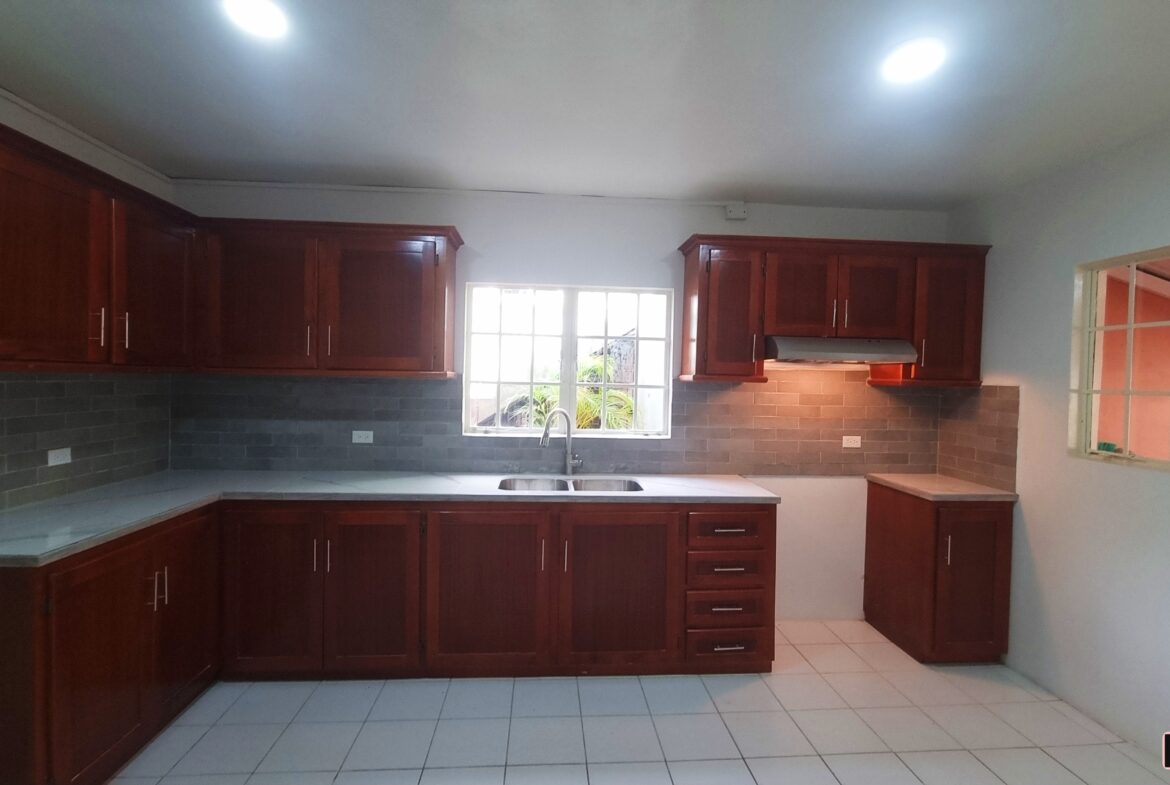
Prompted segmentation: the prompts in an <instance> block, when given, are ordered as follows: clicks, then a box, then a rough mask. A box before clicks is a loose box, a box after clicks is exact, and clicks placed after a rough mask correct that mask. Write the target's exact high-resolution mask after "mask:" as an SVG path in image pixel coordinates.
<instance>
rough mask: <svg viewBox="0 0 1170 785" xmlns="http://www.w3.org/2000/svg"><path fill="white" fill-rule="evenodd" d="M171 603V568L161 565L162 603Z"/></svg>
mask: <svg viewBox="0 0 1170 785" xmlns="http://www.w3.org/2000/svg"><path fill="white" fill-rule="evenodd" d="M170 604H171V568H170V567H163V605H170Z"/></svg>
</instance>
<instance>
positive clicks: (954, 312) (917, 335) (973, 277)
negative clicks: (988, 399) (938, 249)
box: [913, 257, 984, 381]
mask: <svg viewBox="0 0 1170 785" xmlns="http://www.w3.org/2000/svg"><path fill="white" fill-rule="evenodd" d="M983 267H984V261H983V259H982V258H975V257H924V258H919V259H918V274H917V278H918V282H917V286H916V295H915V299H916V300H917V303H916V306H915V319H914V347H915V348H916V349H918V362H917V363H916V364H915V365H914V369H913V377H914V378H915V379H937V380H940V381H944V380H954V381H978V380H979V371H980V346H981V344H982V341H983Z"/></svg>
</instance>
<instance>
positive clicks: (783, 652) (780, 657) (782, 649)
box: [772, 644, 816, 673]
mask: <svg viewBox="0 0 1170 785" xmlns="http://www.w3.org/2000/svg"><path fill="white" fill-rule="evenodd" d="M772 673H816V669H815V668H813V666H812V665H811V664H809V661H808V660H806V659H805V658H804V657H802V656H801V654H800V652H799V651H797V650H796V647H795V646H790V645H787V644H777V645H776V653H775V656H774V657H773V658H772Z"/></svg>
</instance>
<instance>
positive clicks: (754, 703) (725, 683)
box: [703, 674, 781, 711]
mask: <svg viewBox="0 0 1170 785" xmlns="http://www.w3.org/2000/svg"><path fill="white" fill-rule="evenodd" d="M703 684H704V685H706V687H707V692H708V693H709V694H710V695H711V699H712V700H713V701H714V702H715V708H717V709H718V710H719V711H778V710H779V709H780V708H781V707H780V703H779V701H777V700H776V696H775V695H773V694H772V691H771V690H769V689H768V685H767V684H765V683H764V680H763V679H761V678H760V677H759V676H756V675H755V674H749V675H734V676H704V677H703Z"/></svg>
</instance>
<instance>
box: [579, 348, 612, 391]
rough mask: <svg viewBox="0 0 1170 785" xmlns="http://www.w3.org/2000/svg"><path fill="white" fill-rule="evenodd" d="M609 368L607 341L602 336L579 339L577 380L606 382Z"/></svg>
mask: <svg viewBox="0 0 1170 785" xmlns="http://www.w3.org/2000/svg"><path fill="white" fill-rule="evenodd" d="M607 369H608V363H607V361H606V358H605V341H604V340H602V339H600V338H579V339H577V381H579V382H604V381H605V380H606V378H607V373H606V371H607Z"/></svg>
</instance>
